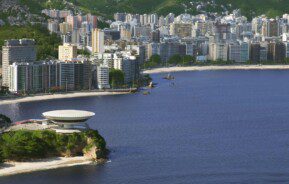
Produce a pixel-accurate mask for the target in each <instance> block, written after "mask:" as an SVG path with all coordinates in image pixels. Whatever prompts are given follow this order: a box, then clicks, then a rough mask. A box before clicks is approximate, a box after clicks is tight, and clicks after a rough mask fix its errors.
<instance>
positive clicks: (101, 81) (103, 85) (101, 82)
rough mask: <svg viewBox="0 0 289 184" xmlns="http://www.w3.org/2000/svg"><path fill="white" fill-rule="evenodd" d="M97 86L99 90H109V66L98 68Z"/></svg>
mask: <svg viewBox="0 0 289 184" xmlns="http://www.w3.org/2000/svg"><path fill="white" fill-rule="evenodd" d="M97 85H98V88H99V89H108V88H110V85H109V68H108V67H107V66H98V67H97Z"/></svg>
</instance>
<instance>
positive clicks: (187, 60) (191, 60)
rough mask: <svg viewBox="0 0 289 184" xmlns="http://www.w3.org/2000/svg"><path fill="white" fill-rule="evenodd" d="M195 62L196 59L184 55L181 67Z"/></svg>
mask: <svg viewBox="0 0 289 184" xmlns="http://www.w3.org/2000/svg"><path fill="white" fill-rule="evenodd" d="M195 62H196V58H195V57H193V56H190V55H185V56H184V57H183V65H189V64H191V63H195Z"/></svg>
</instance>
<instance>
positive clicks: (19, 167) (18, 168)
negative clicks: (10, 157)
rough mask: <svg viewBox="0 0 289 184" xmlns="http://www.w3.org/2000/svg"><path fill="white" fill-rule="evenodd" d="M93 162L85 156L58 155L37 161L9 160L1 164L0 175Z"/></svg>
mask: <svg viewBox="0 0 289 184" xmlns="http://www.w3.org/2000/svg"><path fill="white" fill-rule="evenodd" d="M92 163H93V162H92V161H91V160H88V159H86V158H85V157H71V158H65V157H58V158H52V159H51V158H50V159H42V160H39V161H35V162H7V163H5V164H2V165H0V176H9V175H15V174H21V173H29V172H33V171H43V170H49V169H56V168H63V167H72V166H76V165H88V164H92Z"/></svg>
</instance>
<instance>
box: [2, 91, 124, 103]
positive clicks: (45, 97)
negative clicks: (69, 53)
mask: <svg viewBox="0 0 289 184" xmlns="http://www.w3.org/2000/svg"><path fill="white" fill-rule="evenodd" d="M121 94H129V92H75V93H67V94H53V95H41V96H40V95H39V96H31V97H23V98H15V99H9V100H0V105H7V104H14V103H23V102H33V101H44V100H52V99H64V98H77V97H89V96H107V95H121Z"/></svg>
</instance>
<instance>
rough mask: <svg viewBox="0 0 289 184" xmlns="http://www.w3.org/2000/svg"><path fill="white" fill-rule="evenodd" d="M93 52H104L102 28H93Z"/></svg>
mask: <svg viewBox="0 0 289 184" xmlns="http://www.w3.org/2000/svg"><path fill="white" fill-rule="evenodd" d="M91 41H92V52H93V53H103V52H104V32H103V31H102V30H100V29H93V30H92V40H91Z"/></svg>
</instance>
